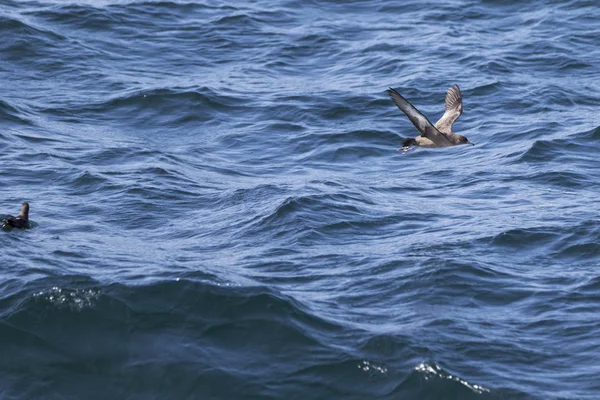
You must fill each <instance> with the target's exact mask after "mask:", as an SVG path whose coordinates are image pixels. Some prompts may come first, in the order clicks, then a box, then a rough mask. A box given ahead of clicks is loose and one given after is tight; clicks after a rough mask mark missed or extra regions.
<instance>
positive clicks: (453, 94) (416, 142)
mask: <svg viewBox="0 0 600 400" xmlns="http://www.w3.org/2000/svg"><path fill="white" fill-rule="evenodd" d="M388 94H389V95H390V97H391V98H392V100H393V101H394V104H396V106H397V107H398V108H399V109H400V110H402V112H404V114H406V116H407V117H408V119H409V120H410V122H412V123H413V125H414V126H415V128H417V130H418V131H419V132H420V133H421V135H420V136H417V137H415V138H414V139H405V140H404V142H402V146H403V147H409V146H420V147H429V148H436V147H448V146H457V145H459V144H473V143H471V142H469V140H468V139H467V138H466V137H464V136H462V135H457V134H455V133H453V132H452V125H453V124H454V121H456V120H457V119H458V117H460V115H461V114H462V108H463V107H462V95H461V93H460V89H459V88H458V86H457V85H454V86H452V87H450V88H449V89H448V91H447V92H446V111H445V112H444V115H442V117H441V118H440V119H439V121H438V122H436V124H435V125H433V124H432V123H431V122H430V121H429V120H428V119H427V117H426V116H424V115H423V114H422V113H421V112H420V111H419V110H417V109H416V108H415V107H414V106H413V105H412V104H410V103H409V102H408V100H406V99H405V98H404V97H402V95H401V94H400V93H398V92H397V91H396V90H394V89H392V88H390V89H389V90H388Z"/></svg>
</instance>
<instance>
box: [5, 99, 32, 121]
mask: <svg viewBox="0 0 600 400" xmlns="http://www.w3.org/2000/svg"><path fill="white" fill-rule="evenodd" d="M0 118H2V119H3V120H4V121H11V122H14V123H15V124H17V125H25V126H33V125H34V123H33V121H32V120H31V119H30V118H28V117H27V116H26V113H25V112H24V111H23V110H20V109H19V108H17V107H16V106H13V105H11V104H10V102H9V101H7V100H0Z"/></svg>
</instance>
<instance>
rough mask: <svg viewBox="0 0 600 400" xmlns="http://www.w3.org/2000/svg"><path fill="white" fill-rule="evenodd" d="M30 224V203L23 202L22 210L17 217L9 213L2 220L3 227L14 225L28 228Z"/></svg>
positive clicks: (13, 226) (14, 226)
mask: <svg viewBox="0 0 600 400" xmlns="http://www.w3.org/2000/svg"><path fill="white" fill-rule="evenodd" d="M28 224H29V203H23V204H22V205H21V212H19V215H17V216H16V217H13V216H12V215H7V216H6V217H5V218H4V220H2V227H3V228H4V227H12V228H27V226H28Z"/></svg>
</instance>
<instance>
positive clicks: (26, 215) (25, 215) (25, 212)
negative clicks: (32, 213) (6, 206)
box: [19, 203, 29, 219]
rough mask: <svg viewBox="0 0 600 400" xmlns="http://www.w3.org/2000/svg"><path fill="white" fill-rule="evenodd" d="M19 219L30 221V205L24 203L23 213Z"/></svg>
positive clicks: (22, 206)
mask: <svg viewBox="0 0 600 400" xmlns="http://www.w3.org/2000/svg"><path fill="white" fill-rule="evenodd" d="M19 217H21V218H24V219H29V203H23V204H22V205H21V212H20V213H19Z"/></svg>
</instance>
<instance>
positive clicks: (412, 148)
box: [396, 146, 415, 154]
mask: <svg viewBox="0 0 600 400" xmlns="http://www.w3.org/2000/svg"><path fill="white" fill-rule="evenodd" d="M396 151H401V152H402V154H406V153H408V152H410V151H415V148H414V147H413V146H403V147H400V148H398V149H396Z"/></svg>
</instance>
